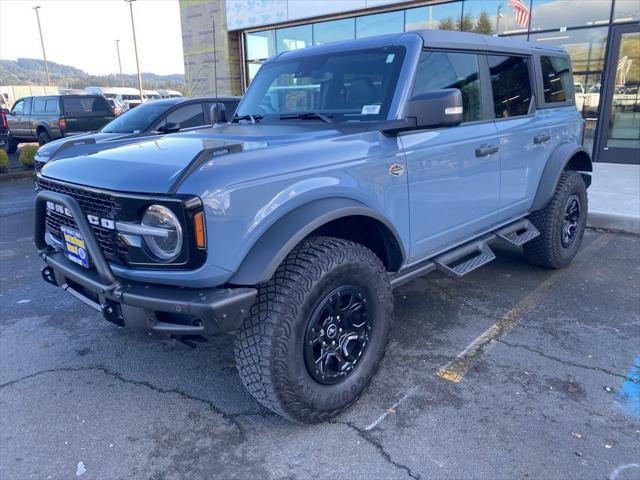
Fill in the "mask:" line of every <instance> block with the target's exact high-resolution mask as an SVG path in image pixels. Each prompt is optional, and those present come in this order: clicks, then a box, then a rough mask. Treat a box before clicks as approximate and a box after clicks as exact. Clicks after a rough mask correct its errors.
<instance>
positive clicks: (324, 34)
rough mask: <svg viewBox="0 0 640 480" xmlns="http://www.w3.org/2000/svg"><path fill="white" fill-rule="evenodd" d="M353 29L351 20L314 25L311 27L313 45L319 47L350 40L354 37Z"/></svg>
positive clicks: (352, 20) (353, 22)
mask: <svg viewBox="0 0 640 480" xmlns="http://www.w3.org/2000/svg"><path fill="white" fill-rule="evenodd" d="M355 28H356V27H355V20H354V19H353V18H345V19H344V20H334V21H332V22H320V23H316V24H315V25H314V26H313V44H314V45H321V44H323V43H329V42H336V41H338V40H350V39H352V38H354V36H355Z"/></svg>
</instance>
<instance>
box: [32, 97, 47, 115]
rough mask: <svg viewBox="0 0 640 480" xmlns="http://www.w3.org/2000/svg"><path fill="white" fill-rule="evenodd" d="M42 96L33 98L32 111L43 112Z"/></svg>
mask: <svg viewBox="0 0 640 480" xmlns="http://www.w3.org/2000/svg"><path fill="white" fill-rule="evenodd" d="M44 101H45V100H44V98H35V99H34V100H33V113H44Z"/></svg>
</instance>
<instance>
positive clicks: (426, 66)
mask: <svg viewBox="0 0 640 480" xmlns="http://www.w3.org/2000/svg"><path fill="white" fill-rule="evenodd" d="M442 88H457V89H459V90H460V91H461V92H462V107H463V121H464V122H473V121H476V120H481V119H482V109H481V105H482V100H481V98H482V97H481V93H480V92H481V90H480V70H479V67H478V56H477V55H476V54H473V53H449V52H422V55H421V56H420V61H419V62H418V69H417V71H416V79H415V82H414V84H413V95H419V94H421V93H427V92H430V91H432V90H439V89H442Z"/></svg>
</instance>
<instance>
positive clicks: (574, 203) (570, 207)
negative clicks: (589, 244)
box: [562, 194, 582, 248]
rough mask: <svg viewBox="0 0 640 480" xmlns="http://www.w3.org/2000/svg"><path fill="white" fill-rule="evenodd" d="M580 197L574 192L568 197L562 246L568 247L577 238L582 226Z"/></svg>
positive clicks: (563, 219) (563, 220)
mask: <svg viewBox="0 0 640 480" xmlns="http://www.w3.org/2000/svg"><path fill="white" fill-rule="evenodd" d="M581 210H582V209H581V205H580V198H579V197H578V195H576V194H573V195H571V196H570V197H569V198H568V199H567V203H566V204H565V208H564V215H563V217H562V246H563V247H565V248H568V247H569V246H571V244H572V243H573V241H574V240H575V239H576V236H577V233H578V228H579V226H580V213H581Z"/></svg>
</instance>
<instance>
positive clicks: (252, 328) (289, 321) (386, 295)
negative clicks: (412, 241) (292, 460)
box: [234, 237, 393, 423]
mask: <svg viewBox="0 0 640 480" xmlns="http://www.w3.org/2000/svg"><path fill="white" fill-rule="evenodd" d="M392 316H393V300H392V295H391V286H390V284H389V280H388V278H387V272H386V270H385V268H384V266H383V265H382V262H381V261H380V259H379V258H378V257H377V256H376V255H375V254H374V253H373V252H372V251H370V250H369V249H367V248H366V247H364V246H362V245H360V244H357V243H353V242H349V241H346V240H341V239H336V238H329V237H313V238H309V239H306V240H304V241H303V242H301V243H300V244H299V245H298V246H297V247H296V248H294V250H293V251H292V252H291V253H290V254H289V255H288V256H287V257H286V259H285V260H284V261H283V262H282V264H281V265H280V267H279V268H278V270H277V271H276V273H275V274H274V276H273V278H271V280H269V281H268V282H267V283H265V284H263V285H261V286H260V287H259V291H258V296H257V298H256V302H255V304H254V305H253V306H252V308H251V315H250V317H248V318H247V319H246V320H245V321H244V322H243V325H242V327H241V329H240V332H239V333H238V335H237V336H236V341H235V348H234V351H235V358H236V365H237V368H238V372H239V374H240V378H241V379H242V382H243V384H244V385H245V387H246V388H247V390H248V391H249V392H250V393H251V395H253V397H254V398H255V399H256V400H258V401H259V402H260V403H262V404H263V405H264V406H265V407H267V408H269V409H271V410H273V411H274V412H276V413H278V414H280V415H282V416H283V417H285V418H288V419H291V420H295V421H299V422H308V423H312V422H319V421H323V420H326V419H329V418H331V417H333V416H336V415H338V414H339V413H341V412H342V411H343V410H345V409H346V408H348V407H349V406H350V405H351V404H353V403H354V402H355V401H356V400H357V399H358V398H359V397H360V395H361V394H362V393H363V392H364V391H365V389H366V388H367V386H368V385H369V383H370V382H371V380H372V379H373V377H374V375H375V373H376V371H377V370H378V367H379V366H380V362H381V361H382V358H383V356H384V351H385V348H386V344H387V340H388V338H389V330H390V327H391V322H392Z"/></svg>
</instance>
